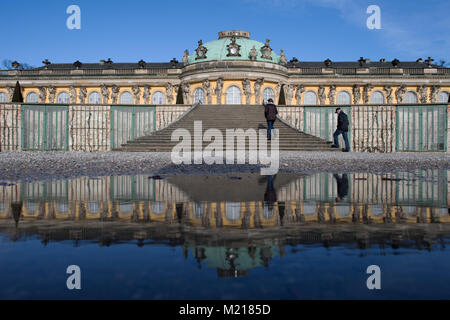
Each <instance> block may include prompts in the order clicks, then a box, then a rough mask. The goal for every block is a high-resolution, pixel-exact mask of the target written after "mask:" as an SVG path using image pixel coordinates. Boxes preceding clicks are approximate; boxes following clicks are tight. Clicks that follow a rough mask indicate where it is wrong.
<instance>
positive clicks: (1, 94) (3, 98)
mask: <svg viewBox="0 0 450 320" xmlns="http://www.w3.org/2000/svg"><path fill="white" fill-rule="evenodd" d="M0 102H8V95H7V94H6V93H4V92H0Z"/></svg>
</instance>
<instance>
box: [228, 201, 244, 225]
mask: <svg viewBox="0 0 450 320" xmlns="http://www.w3.org/2000/svg"><path fill="white" fill-rule="evenodd" d="M225 216H226V217H227V219H228V220H231V221H234V220H238V219H240V218H241V203H240V202H225Z"/></svg>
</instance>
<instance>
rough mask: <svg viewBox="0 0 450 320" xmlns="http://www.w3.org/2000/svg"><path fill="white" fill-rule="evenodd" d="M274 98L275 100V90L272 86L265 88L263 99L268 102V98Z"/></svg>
mask: <svg viewBox="0 0 450 320" xmlns="http://www.w3.org/2000/svg"><path fill="white" fill-rule="evenodd" d="M269 99H272V100H273V101H275V92H273V90H272V88H270V87H267V88H264V90H263V101H264V103H267V100H269Z"/></svg>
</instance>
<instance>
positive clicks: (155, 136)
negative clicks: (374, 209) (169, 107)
mask: <svg viewBox="0 0 450 320" xmlns="http://www.w3.org/2000/svg"><path fill="white" fill-rule="evenodd" d="M197 120H201V121H202V127H203V133H204V132H205V131H206V130H207V129H210V128H216V129H219V130H220V131H221V132H222V134H223V137H224V144H225V141H226V129H238V128H241V129H244V130H247V129H249V128H253V129H255V130H257V131H258V129H266V128H267V123H266V120H265V118H264V109H263V107H262V106H248V105H200V106H197V107H196V108H195V109H194V110H192V111H191V112H189V113H188V114H186V115H185V116H184V117H183V118H181V119H180V120H179V121H177V122H175V123H173V124H172V125H170V126H168V127H167V128H165V129H162V130H160V131H157V132H153V133H151V134H149V135H146V136H143V137H139V138H137V139H135V140H132V141H128V142H127V143H126V144H123V145H122V147H121V148H117V149H115V151H136V152H138V151H143V152H145V151H159V152H170V151H172V148H173V147H174V146H175V145H177V144H178V143H179V142H178V141H174V142H172V141H171V134H172V132H173V131H174V130H175V129H178V128H183V129H187V130H189V132H190V133H191V137H192V148H193V141H194V135H193V133H194V121H197ZM275 129H279V130H280V131H279V134H280V136H279V148H280V150H286V151H288V150H292V151H333V150H336V149H331V147H330V145H331V143H330V142H327V141H325V140H323V139H320V138H318V137H314V136H311V135H308V134H306V133H303V132H300V131H297V130H296V129H294V128H291V127H289V126H288V125H286V124H284V123H282V122H281V121H279V120H277V121H276V122H275ZM246 140H247V141H246V144H248V139H246ZM209 144H210V142H203V148H204V147H205V146H207V145H209ZM269 145H270V144H269ZM246 148H247V150H248V145H246ZM192 150H193V149H192Z"/></svg>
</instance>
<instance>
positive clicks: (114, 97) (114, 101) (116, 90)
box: [111, 84, 120, 104]
mask: <svg viewBox="0 0 450 320" xmlns="http://www.w3.org/2000/svg"><path fill="white" fill-rule="evenodd" d="M119 91H120V87H119V86H117V85H115V84H113V86H112V87H111V100H112V104H117V97H118V95H119Z"/></svg>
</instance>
